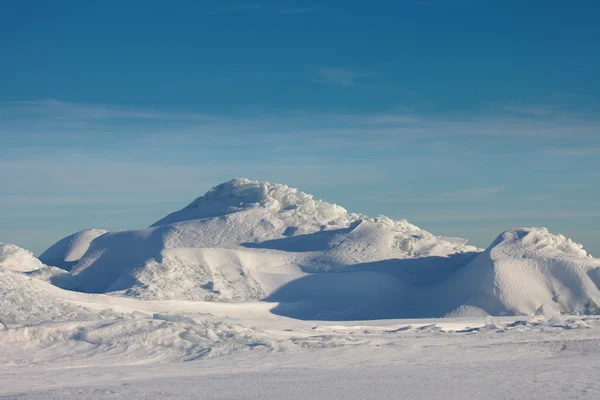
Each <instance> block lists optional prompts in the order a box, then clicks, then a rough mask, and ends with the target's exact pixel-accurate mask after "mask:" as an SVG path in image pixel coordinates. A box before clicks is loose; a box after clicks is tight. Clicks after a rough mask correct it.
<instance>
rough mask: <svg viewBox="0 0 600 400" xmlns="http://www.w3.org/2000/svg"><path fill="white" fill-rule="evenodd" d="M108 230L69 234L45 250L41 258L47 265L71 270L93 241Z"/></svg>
mask: <svg viewBox="0 0 600 400" xmlns="http://www.w3.org/2000/svg"><path fill="white" fill-rule="evenodd" d="M106 232H107V231H105V230H103V229H86V230H83V231H80V232H77V233H74V234H72V235H69V236H67V237H66V238H63V239H61V240H59V241H58V242H56V243H55V244H53V245H52V246H51V247H50V248H48V249H47V250H46V251H44V252H43V253H42V254H41V255H40V257H39V259H40V261H42V262H43V263H44V264H46V265H52V266H55V267H58V268H62V269H64V270H67V271H69V270H71V268H72V267H73V265H75V264H77V262H78V261H79V259H80V258H81V256H83V255H84V254H85V252H86V251H87V249H88V248H89V247H90V243H91V241H92V240H94V239H96V238H97V237H98V236H101V235H104V234H105V233H106Z"/></svg>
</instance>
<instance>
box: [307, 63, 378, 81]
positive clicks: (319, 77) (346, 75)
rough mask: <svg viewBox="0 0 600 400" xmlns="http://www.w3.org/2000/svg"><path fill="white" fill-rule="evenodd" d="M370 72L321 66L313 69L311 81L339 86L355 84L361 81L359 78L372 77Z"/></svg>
mask: <svg viewBox="0 0 600 400" xmlns="http://www.w3.org/2000/svg"><path fill="white" fill-rule="evenodd" d="M373 76H374V74H373V73H370V72H359V71H355V70H352V69H347V68H331V67H322V68H318V69H317V70H316V71H315V76H314V77H313V78H312V79H311V81H312V82H317V83H326V84H330V85H339V86H357V85H359V83H362V82H361V80H362V79H365V78H369V77H373Z"/></svg>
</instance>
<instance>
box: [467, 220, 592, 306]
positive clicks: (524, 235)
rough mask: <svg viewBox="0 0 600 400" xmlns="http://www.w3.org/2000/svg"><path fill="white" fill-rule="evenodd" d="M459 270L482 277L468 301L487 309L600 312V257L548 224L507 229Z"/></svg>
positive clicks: (475, 277)
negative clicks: (559, 233) (590, 254)
mask: <svg viewBox="0 0 600 400" xmlns="http://www.w3.org/2000/svg"><path fill="white" fill-rule="evenodd" d="M460 276H461V279H463V283H464V284H469V283H470V282H473V281H474V280H476V279H478V280H479V288H478V290H477V292H476V293H474V294H473V296H472V297H471V298H470V299H469V301H468V302H467V304H468V305H470V306H474V307H478V308H481V309H483V310H485V311H486V312H487V313H488V314H493V315H534V314H546V315H556V314H560V313H580V314H598V313H600V308H599V307H598V305H600V290H599V287H600V260H598V259H595V258H592V257H591V256H589V255H588V254H587V252H586V251H585V250H584V249H583V246H582V245H580V244H577V243H575V242H573V241H571V240H570V239H567V238H565V237H564V236H562V235H554V234H552V233H550V232H549V231H548V230H547V229H546V228H520V229H512V230H509V231H506V232H504V233H503V234H501V235H500V236H499V237H498V238H497V239H496V240H495V241H494V242H493V243H492V245H491V246H490V247H489V248H488V249H487V250H486V251H485V252H483V253H482V254H480V255H479V256H477V257H476V258H475V259H474V260H473V261H472V262H471V263H470V264H469V265H467V266H466V267H465V268H464V270H463V271H461V274H460Z"/></svg>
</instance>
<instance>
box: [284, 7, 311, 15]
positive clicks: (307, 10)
mask: <svg viewBox="0 0 600 400" xmlns="http://www.w3.org/2000/svg"><path fill="white" fill-rule="evenodd" d="M315 11H316V8H314V7H302V8H288V9H282V10H278V11H276V12H275V15H293V14H308V13H312V12H315Z"/></svg>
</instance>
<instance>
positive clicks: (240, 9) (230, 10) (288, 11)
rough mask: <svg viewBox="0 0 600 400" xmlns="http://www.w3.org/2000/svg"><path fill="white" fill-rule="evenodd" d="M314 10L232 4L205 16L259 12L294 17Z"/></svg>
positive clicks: (258, 4) (253, 4) (259, 4)
mask: <svg viewBox="0 0 600 400" xmlns="http://www.w3.org/2000/svg"><path fill="white" fill-rule="evenodd" d="M315 10H316V8H314V7H290V6H288V5H286V4H277V3H276V4H269V3H234V4H229V5H223V6H221V7H219V8H216V9H214V10H212V11H208V12H207V13H206V14H207V15H218V14H237V13H247V12H261V13H267V14H271V15H294V14H308V13H312V12H314V11H315Z"/></svg>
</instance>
